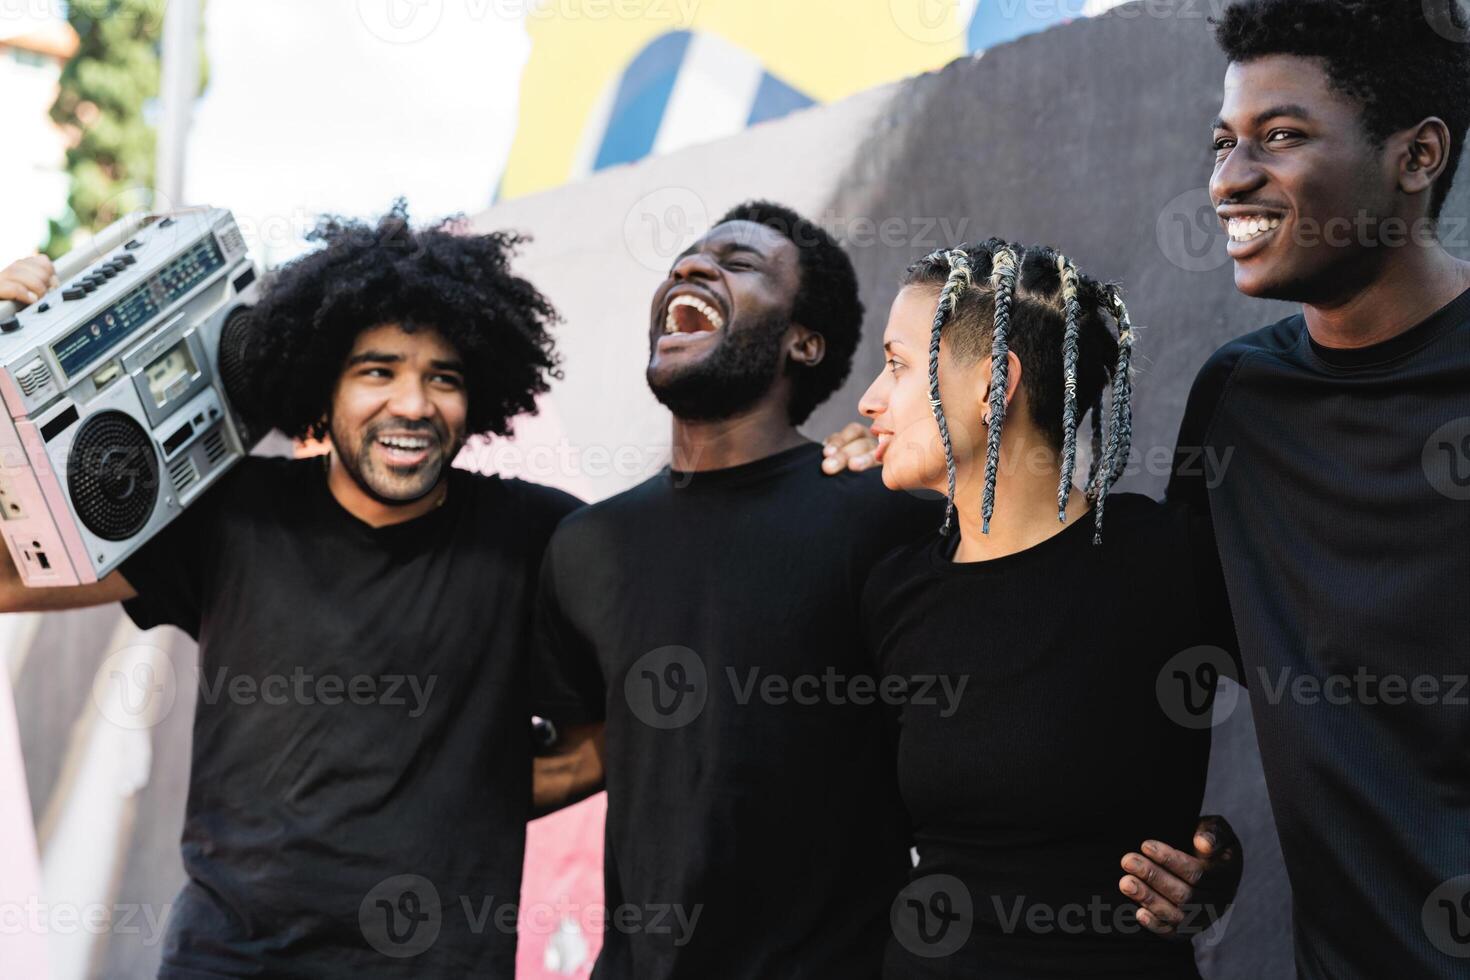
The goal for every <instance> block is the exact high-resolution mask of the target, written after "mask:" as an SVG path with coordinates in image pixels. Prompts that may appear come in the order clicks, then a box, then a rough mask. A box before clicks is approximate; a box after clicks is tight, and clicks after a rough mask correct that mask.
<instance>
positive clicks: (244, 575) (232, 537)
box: [0, 202, 577, 980]
mask: <svg viewBox="0 0 1470 980" xmlns="http://www.w3.org/2000/svg"><path fill="white" fill-rule="evenodd" d="M316 238H317V240H318V241H319V242H320V243H321V246H322V247H320V248H319V249H317V250H316V251H313V252H311V253H309V254H308V255H306V256H304V257H302V258H300V259H297V260H296V261H294V262H292V263H290V264H288V265H286V266H284V267H282V268H281V269H278V270H276V272H275V273H273V274H272V275H271V276H270V277H269V279H268V280H267V281H266V283H265V289H264V291H263V295H262V297H261V301H260V303H259V305H258V306H257V307H256V310H255V315H254V319H253V330H254V333H253V335H252V343H251V344H250V345H249V351H248V352H247V355H246V362H247V363H246V364H245V368H246V370H245V371H244V372H242V379H243V381H242V384H241V385H240V386H239V387H238V389H236V390H235V391H234V394H236V395H239V394H241V393H243V397H242V398H241V399H240V401H241V402H242V403H243V404H244V406H245V407H247V408H248V409H249V410H250V411H249V414H250V415H251V416H253V417H254V418H255V419H256V420H257V421H258V422H260V423H261V424H262V425H263V426H265V427H273V428H276V429H279V430H281V431H282V432H284V433H286V434H287V435H290V436H295V437H304V436H308V435H310V436H315V437H318V438H324V439H325V440H326V441H327V443H328V445H329V447H330V452H329V453H327V454H326V455H325V456H320V457H315V458H307V459H267V458H261V457H254V456H252V457H250V458H248V459H245V460H243V461H242V462H240V463H239V464H238V465H237V466H236V467H235V468H234V469H233V470H231V471H230V472H229V473H227V474H226V475H225V476H224V477H223V478H222V479H221V480H220V481H219V482H218V483H217V484H215V485H214V486H212V487H210V489H209V490H208V491H207V492H206V493H205V495H204V497H203V498H201V499H200V500H199V501H197V502H196V503H195V504H194V505H193V506H191V507H190V508H189V509H188V510H187V511H185V512H184V513H183V514H182V515H180V516H179V518H178V519H177V520H175V521H174V522H173V523H172V524H170V525H169V526H168V527H167V528H165V529H164V531H163V532H162V533H161V534H160V535H158V536H157V537H155V538H153V539H152V540H150V541H149V542H148V543H147V544H146V545H144V546H143V547H142V549H140V550H139V551H138V552H137V553H135V554H134V555H133V556H132V557H131V558H129V559H128V560H127V561H126V562H124V563H123V565H122V568H121V570H120V571H118V572H114V573H113V574H111V575H109V576H107V577H106V578H105V579H103V580H102V581H101V582H97V583H94V584H92V585H86V586H80V587H76V588H66V589H27V588H24V587H22V586H21V585H20V582H19V580H18V578H17V577H16V575H15V572H14V570H13V569H11V568H9V560H8V559H3V562H4V567H3V568H0V611H13V610H44V609H61V608H72V607H77V606H88V605H99V604H102V603H106V602H115V601H121V602H122V603H123V607H124V609H125V610H126V611H127V613H128V615H129V616H131V617H132V619H133V621H134V622H135V623H136V624H137V625H138V626H139V627H140V628H145V629H146V628H149V627H152V626H156V625H159V624H163V623H168V624H172V625H174V626H177V627H179V628H181V629H183V630H184V631H185V632H187V633H189V634H190V635H191V636H193V637H194V638H196V639H197V640H198V641H199V678H198V680H199V683H198V687H199V698H198V707H197V710H196V711H195V714H194V735H193V757H192V765H191V767H190V770H189V775H188V778H189V792H188V807H187V811H186V813H185V816H184V831H183V841H182V850H183V864H184V870H185V872H186V874H187V878H186V880H185V883H184V886H183V890H182V891H181V892H180V894H179V897H178V898H177V899H176V900H175V902H174V903H173V904H172V905H171V907H170V914H169V921H168V937H167V939H166V941H165V943H164V949H163V957H162V958H163V963H162V967H161V970H160V973H159V976H160V977H162V978H166V980H184V978H196V977H247V976H248V977H262V976H269V977H312V978H321V977H374V978H376V977H415V978H416V977H471V976H473V977H489V978H504V980H509V978H511V977H512V976H514V974H515V954H516V935H515V931H514V929H513V928H511V929H507V928H501V927H496V926H495V925H493V923H496V922H501V923H503V922H504V921H506V918H505V916H506V914H507V913H506V910H507V908H508V907H510V906H513V905H514V903H515V902H516V899H517V896H518V895H519V893H520V882H521V864H522V860H523V850H524V843H525V823H526V819H527V816H528V815H529V813H530V812H531V794H532V777H531V774H532V766H533V762H532V757H531V740H530V737H529V733H528V727H529V726H528V721H529V717H530V715H531V713H532V712H533V710H534V709H535V705H533V704H532V703H531V701H530V694H529V692H528V690H527V682H526V679H525V674H526V662H525V658H526V654H525V651H526V649H527V646H528V637H527V632H528V629H527V628H528V625H529V618H530V605H531V596H532V592H533V590H534V585H535V581H536V575H537V572H538V570H539V567H540V561H541V554H542V552H543V550H544V548H545V545H546V542H547V540H548V539H549V538H550V536H551V532H552V530H553V528H554V527H555V526H556V524H557V522H558V521H559V520H560V519H561V518H562V517H563V516H565V515H566V514H567V513H569V512H570V511H571V510H573V509H574V508H575V507H576V506H577V501H576V500H575V499H574V498H572V497H569V496H568V495H566V494H564V493H561V492H560V491H557V490H553V489H551V488H549V487H542V486H537V485H535V484H532V483H527V482H524V481H521V480H512V479H501V478H499V477H492V476H481V475H479V474H477V473H471V472H468V471H465V470H460V469H454V468H452V467H451V465H450V464H451V463H452V462H453V460H454V458H455V456H456V454H457V453H458V452H459V449H460V447H461V446H463V445H464V442H465V439H466V437H467V436H468V435H469V434H472V433H482V432H483V433H497V434H505V433H507V432H509V431H510V428H511V424H512V421H513V419H514V418H515V417H516V416H517V415H520V414H522V413H525V412H528V411H531V410H533V408H534V406H535V398H536V396H537V395H538V394H540V393H541V392H544V391H545V390H546V388H547V383H548V381H547V379H548V378H549V377H554V376H557V374H558V371H557V367H556V364H557V358H556V354H555V349H554V345H553V342H552V337H551V333H550V327H551V325H552V323H553V322H554V321H555V313H554V312H553V310H552V308H551V306H550V304H549V303H548V302H547V301H546V300H545V299H544V298H543V297H542V296H541V294H540V293H539V292H537V291H536V289H535V288H534V287H533V286H532V285H531V284H530V283H528V282H526V281H525V280H523V279H521V278H519V277H517V276H516V275H515V274H514V273H513V272H512V270H511V266H510V259H511V257H512V256H513V254H514V250H515V246H516V244H517V239H516V237H515V236H513V235H507V234H488V235H463V234H456V233H454V232H453V231H452V230H451V229H450V228H447V227H442V226H441V227H430V228H424V229H416V228H413V227H411V226H410V225H409V223H408V216H407V214H406V212H405V209H404V207H403V205H402V203H401V202H400V203H399V204H398V205H397V206H395V207H394V208H393V210H392V211H391V212H389V213H388V214H386V215H384V216H383V217H382V219H380V220H379V221H378V222H376V223H375V224H359V223H355V222H343V221H336V220H328V221H326V222H324V223H323V224H322V225H321V227H320V229H319V231H318V233H317V235H316ZM33 271H35V270H33ZM43 273H44V270H40V272H37V274H36V276H34V277H32V278H41V277H42V274H43ZM42 281H44V279H42ZM37 285H39V283H38V284H37ZM237 407H239V406H237ZM160 642H161V641H160ZM181 666H182V665H181ZM185 676H189V675H185ZM182 680H183V678H181V681H182ZM129 693H131V694H133V696H135V697H137V696H141V697H144V698H147V697H151V692H129ZM461 896H471V897H474V901H475V903H476V905H475V908H476V915H477V916H481V917H480V918H474V917H471V916H469V915H467V914H466V911H465V909H467V908H468V904H467V903H468V901H469V898H466V899H465V902H466V905H465V907H464V909H462V908H461V903H460V897H461ZM492 896H493V898H492ZM481 897H485V901H483V902H482V898H481ZM484 916H494V918H488V919H487V918H484ZM512 918H513V916H512ZM486 922H490V923H492V925H491V927H490V928H485V925H486Z"/></svg>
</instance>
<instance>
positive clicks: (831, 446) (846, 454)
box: [822, 422, 878, 476]
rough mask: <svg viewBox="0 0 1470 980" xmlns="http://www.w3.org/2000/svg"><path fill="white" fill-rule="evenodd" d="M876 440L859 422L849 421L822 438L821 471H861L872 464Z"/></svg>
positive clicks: (830, 473)
mask: <svg viewBox="0 0 1470 980" xmlns="http://www.w3.org/2000/svg"><path fill="white" fill-rule="evenodd" d="M877 448H878V440H877V439H874V438H873V434H872V433H871V432H869V431H868V427H867V426H866V425H864V424H863V423H861V422H849V423H848V424H847V425H846V426H845V427H844V428H843V429H842V430H841V431H840V432H834V433H832V434H831V435H830V436H828V437H827V438H826V439H823V440H822V472H823V473H826V474H827V475H828V476H831V475H832V474H833V473H841V472H842V471H843V470H852V472H854V473H861V472H862V471H863V470H866V469H868V468H869V467H871V466H872V465H873V451H874V450H875V449H877Z"/></svg>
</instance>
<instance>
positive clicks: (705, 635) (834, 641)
mask: <svg viewBox="0 0 1470 980" xmlns="http://www.w3.org/2000/svg"><path fill="white" fill-rule="evenodd" d="M820 464H821V447H820V446H819V445H815V444H811V443H808V444H804V445H801V446H798V447H796V448H794V449H790V450H787V451H785V452H781V453H777V454H774V455H772V456H769V457H766V458H765V459H761V460H758V461H755V462H752V463H748V464H745V465H741V466H735V467H730V468H728V469H722V470H713V471H702V472H693V473H683V472H672V471H669V470H665V471H664V472H663V473H661V474H659V475H657V476H655V477H653V478H652V479H650V480H648V481H646V482H644V483H643V484H641V485H639V486H637V487H635V488H633V489H632V490H629V491H627V492H626V493H622V494H619V495H617V496H615V497H612V498H610V499H608V500H605V501H602V502H601V503H597V504H594V505H592V506H591V507H588V508H586V509H585V510H583V511H581V512H579V513H577V514H574V515H572V516H571V517H569V518H568V519H567V520H565V521H563V522H562V524H561V526H560V527H559V528H558V529H557V531H556V534H555V535H554V536H553V537H552V542H551V545H550V546H549V548H548V550H547V557H546V562H545V564H544V565H543V568H542V591H541V597H540V599H539V601H538V615H537V619H538V635H539V647H540V653H541V654H542V656H540V657H538V664H540V665H543V666H544V668H545V673H544V677H543V685H544V686H543V690H542V695H541V698H540V701H541V703H544V704H545V705H546V707H547V710H548V711H549V712H551V714H550V717H551V718H552V719H553V720H554V721H556V722H558V723H561V724H568V723H578V722H588V721H596V720H605V722H606V730H605V731H606V771H607V804H608V813H607V826H606V850H605V856H604V878H605V884H606V896H605V901H606V903H607V905H608V909H609V922H608V924H607V928H606V931H605V933H604V935H603V947H602V953H601V955H600V957H599V959H598V961H597V966H596V968H595V970H594V973H593V975H594V976H595V977H597V978H598V980H671V978H689V980H720V978H730V980H750V978H753V977H760V978H773V980H779V978H787V977H790V978H795V977H803V978H807V977H811V978H816V977H834V978H836V977H842V978H854V980H863V978H869V977H874V976H876V975H877V973H878V969H879V962H880V959H881V954H882V947H883V942H884V939H885V937H886V935H887V931H888V926H887V916H888V907H889V903H890V902H891V901H892V898H893V895H894V894H895V892H896V888H897V887H898V885H899V884H901V883H902V881H903V878H904V874H905V871H906V868H907V866H908V852H907V846H906V844H907V838H906V833H905V831H904V828H903V826H902V818H901V809H900V805H899V801H898V797H897V787H896V784H895V780H894V774H893V768H892V753H891V750H889V749H888V748H887V747H886V744H885V733H884V718H885V715H884V712H883V710H882V708H881V705H880V704H879V702H878V699H877V693H876V690H875V689H874V687H873V678H872V676H871V670H870V667H869V665H868V663H867V658H866V657H865V655H864V653H863V649H862V643H861V637H860V635H859V631H858V598H859V595H860V592H861V588H862V583H863V581H864V580H865V578H866V576H867V574H868V571H869V570H870V568H871V567H872V565H873V564H874V563H875V562H876V561H877V559H878V558H879V557H881V556H882V555H883V554H884V553H886V552H887V551H889V550H891V549H892V548H893V547H895V546H897V545H899V544H902V543H905V542H907V541H911V540H913V539H915V538H916V537H918V536H919V535H920V534H922V533H923V532H924V531H926V530H930V529H932V528H934V527H936V526H937V525H938V523H939V521H940V520H941V519H942V517H943V512H942V509H941V507H940V506H939V505H938V504H937V503H935V502H934V501H933V500H921V499H920V498H918V497H916V496H913V495H910V494H903V493H892V492H890V491H888V490H886V489H885V488H884V487H883V485H882V482H881V478H880V477H879V475H878V474H877V473H872V472H870V473H864V474H853V473H843V474H838V475H835V476H825V475H823V473H822V472H821V468H820ZM864 692H866V693H864ZM619 916H621V917H622V918H621V921H619Z"/></svg>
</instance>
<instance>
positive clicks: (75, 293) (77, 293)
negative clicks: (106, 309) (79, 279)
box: [61, 286, 87, 302]
mask: <svg viewBox="0 0 1470 980" xmlns="http://www.w3.org/2000/svg"><path fill="white" fill-rule="evenodd" d="M86 295H87V291H86V290H85V289H79V288H77V287H75V286H73V287H72V288H71V289H67V290H63V291H62V293H61V298H62V299H63V300H67V301H68V302H69V301H71V300H74V299H81V298H82V297H83V296H86Z"/></svg>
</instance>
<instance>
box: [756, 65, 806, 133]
mask: <svg viewBox="0 0 1470 980" xmlns="http://www.w3.org/2000/svg"><path fill="white" fill-rule="evenodd" d="M811 105H816V100H815V99H813V98H811V97H810V96H808V95H807V94H806V93H804V92H799V91H797V90H796V89H794V88H792V87H791V86H790V85H787V84H786V83H785V82H783V81H781V79H779V78H777V77H776V76H775V75H772V74H771V73H770V72H763V73H762V74H761V83H760V87H759V88H757V89H756V91H755V102H754V103H752V104H751V107H750V118H749V119H747V120H746V121H745V124H746V125H747V126H754V125H755V124H756V123H762V122H766V121H767V120H769V119H780V118H781V117H782V116H785V115H789V114H790V113H793V112H795V111H797V110H798V109H805V108H806V107H807V106H811Z"/></svg>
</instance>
